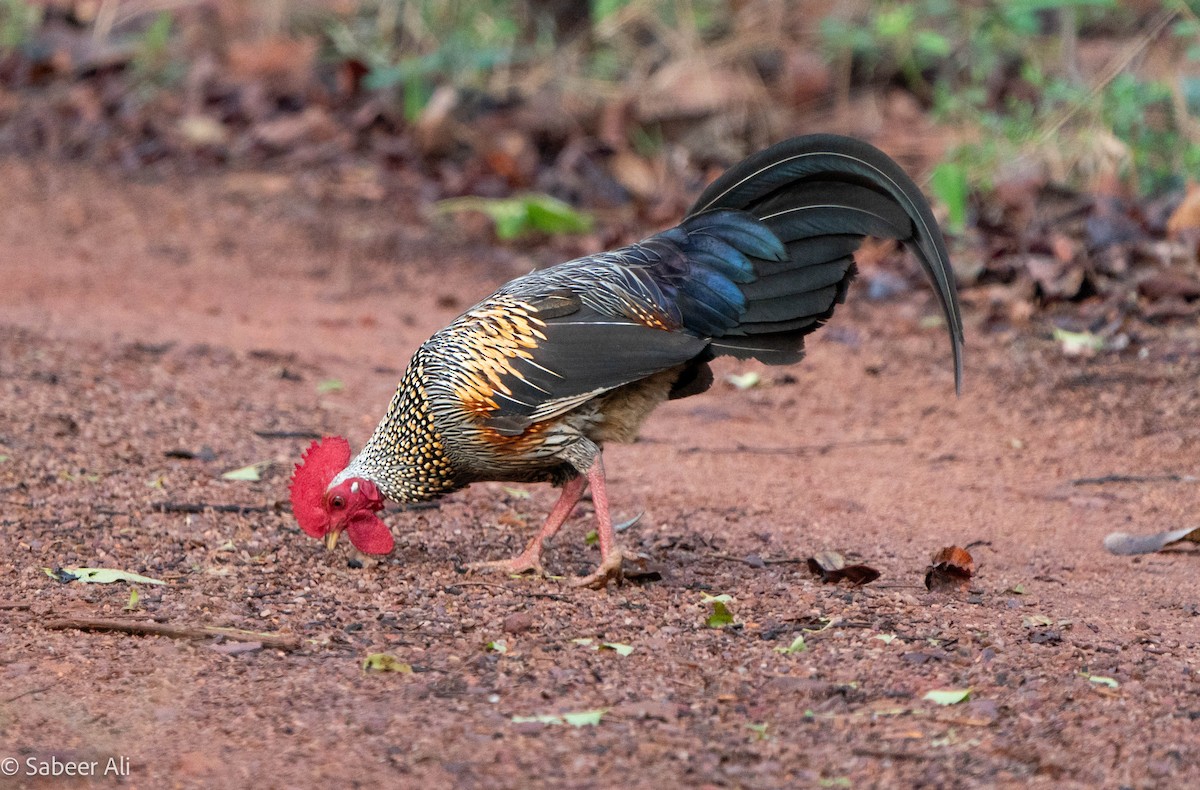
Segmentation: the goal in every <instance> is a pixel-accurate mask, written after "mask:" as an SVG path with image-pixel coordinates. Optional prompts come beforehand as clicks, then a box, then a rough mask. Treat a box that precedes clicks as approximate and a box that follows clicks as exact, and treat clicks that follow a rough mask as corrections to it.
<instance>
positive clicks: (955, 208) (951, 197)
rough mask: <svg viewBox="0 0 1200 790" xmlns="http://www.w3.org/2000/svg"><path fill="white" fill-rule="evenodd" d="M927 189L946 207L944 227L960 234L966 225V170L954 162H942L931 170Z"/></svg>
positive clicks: (968, 191) (967, 188)
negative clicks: (946, 215)
mask: <svg viewBox="0 0 1200 790" xmlns="http://www.w3.org/2000/svg"><path fill="white" fill-rule="evenodd" d="M929 188H930V189H932V190H933V194H935V195H937V197H938V199H939V200H941V201H942V203H944V204H945V205H946V211H947V213H948V217H947V220H948V221H947V223H946V225H947V227H948V228H949V230H950V231H951V232H953V233H961V232H962V230H963V228H965V227H966V225H967V200H968V197H969V194H970V187H969V186H968V184H967V168H966V167H965V166H963V165H961V164H958V163H956V162H942V163H941V164H940V165H938V166H937V167H935V168H934V169H933V174H932V175H931V176H930V177H929Z"/></svg>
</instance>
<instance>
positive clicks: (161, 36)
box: [130, 11, 184, 88]
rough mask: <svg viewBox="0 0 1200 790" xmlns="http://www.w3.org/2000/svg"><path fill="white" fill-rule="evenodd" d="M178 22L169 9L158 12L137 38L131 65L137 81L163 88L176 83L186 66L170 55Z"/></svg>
mask: <svg viewBox="0 0 1200 790" xmlns="http://www.w3.org/2000/svg"><path fill="white" fill-rule="evenodd" d="M174 28H175V22H174V20H173V19H172V17H171V14H170V13H169V12H167V11H161V12H159V13H158V14H157V15H156V16H155V17H154V20H153V21H152V22H150V24H149V25H148V26H147V27H146V29H145V30H144V31H142V33H141V34H140V35H139V36H138V37H137V39H136V42H135V48H134V53H133V60H132V62H131V63H130V68H131V69H132V70H133V75H134V79H135V81H136V82H137V83H139V84H141V85H143V86H146V87H151V88H161V87H165V86H168V85H171V84H173V83H175V82H177V81H178V80H179V79H180V78H181V77H182V76H183V73H184V66H183V64H182V63H180V62H179V61H177V60H175V59H174V58H172V55H171V37H172V33H173V32H174Z"/></svg>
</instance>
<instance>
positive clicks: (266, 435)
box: [254, 206, 1090, 439]
mask: <svg viewBox="0 0 1200 790" xmlns="http://www.w3.org/2000/svg"><path fill="white" fill-rule="evenodd" d="M1089 207H1090V206H1089ZM254 435H255V436H257V437H259V438H260V439H320V438H321V434H319V433H317V432H316V431H255V432H254Z"/></svg>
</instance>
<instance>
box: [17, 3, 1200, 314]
mask: <svg viewBox="0 0 1200 790" xmlns="http://www.w3.org/2000/svg"><path fill="white" fill-rule="evenodd" d="M1195 6H1196V2H1194V1H1193V2H1185V0H1125V1H1124V2H1119V1H1118V0H965V1H961V2H959V1H955V0H914V1H913V2H897V1H896V0H843V1H842V2H833V1H832V0H810V1H805V0H796V1H793V2H789V1H787V0H653V1H652V0H588V1H587V2H585V1H583V0H257V1H255V2H250V1H249V0H223V1H222V2H215V1H214V0H208V1H205V0H42V1H39V0H0V153H7V154H15V155H23V156H27V155H38V156H49V157H53V158H64V159H73V160H85V161H90V162H96V163H101V164H105V165H115V166H117V167H119V168H122V169H125V170H128V171H134V172H142V171H147V170H149V171H156V170H162V169H167V170H169V171H171V172H176V171H179V170H182V171H192V170H208V169H212V168H230V167H232V168H240V169H262V168H269V169H275V170H280V171H284V172H288V171H293V172H294V171H304V172H322V173H325V174H326V175H327V178H328V180H329V181H330V183H332V184H335V185H338V189H340V190H341V191H340V192H339V194H340V195H341V196H342V197H345V198H347V199H351V200H376V201H377V200H382V199H384V198H385V197H395V196H401V195H403V196H407V197H409V198H412V197H413V196H414V195H415V196H416V197H417V198H418V199H419V200H421V201H423V202H425V203H433V202H434V201H437V200H442V199H446V198H461V197H464V196H472V197H474V198H479V199H482V200H485V201H486V200H492V199H495V200H505V201H508V202H507V203H504V204H496V207H495V212H494V213H495V217H494V218H497V223H498V224H497V227H498V228H500V229H501V235H504V236H505V237H515V236H518V235H520V234H521V233H522V232H523V231H524V230H525V229H526V225H525V224H522V223H523V222H524V223H531V228H532V229H533V230H538V229H539V225H538V223H539V222H542V221H543V220H540V219H538V217H543V216H546V215H547V213H549V214H550V215H552V216H553V217H555V219H554V220H553V222H552V224H551V225H547V226H546V228H545V230H548V231H553V232H560V231H562V232H568V231H569V232H584V231H585V230H586V229H588V228H590V227H591V226H590V225H589V224H588V223H587V222H586V221H578V222H576V221H574V220H573V219H572V218H571V217H570V215H569V212H570V210H571V209H570V208H569V207H570V206H575V207H576V208H582V209H585V210H588V211H590V212H592V213H596V212H599V213H600V214H604V213H605V212H616V216H618V217H619V218H624V219H625V220H626V224H625V225H624V226H622V225H621V224H620V222H616V224H615V225H613V224H612V223H608V224H605V227H615V228H616V230H611V231H610V235H611V236H612V237H613V238H611V239H609V238H604V239H601V241H613V240H618V239H619V238H621V237H622V235H623V234H628V233H634V232H635V230H637V231H640V230H644V228H645V226H646V225H650V226H656V225H664V224H667V223H670V222H673V221H675V220H676V219H677V218H678V216H679V213H680V212H681V211H682V210H683V209H684V208H685V207H686V206H687V204H688V199H689V197H690V196H692V195H694V194H695V193H696V191H697V189H698V188H699V187H700V186H701V185H702V184H703V183H704V182H705V181H706V180H708V179H710V178H712V177H713V176H714V175H715V174H716V173H717V172H719V170H720V169H721V168H723V167H725V166H727V165H729V164H731V163H732V162H733V161H735V160H736V159H738V158H740V157H741V156H744V155H745V154H747V153H750V152H751V151H752V150H754V149H757V148H760V147H763V146H765V145H767V144H768V143H770V142H774V141H776V140H779V139H782V138H784V137H787V136H790V135H793V134H798V133H804V132H810V131H818V130H821V131H838V132H843V133H848V134H854V135H857V136H861V137H865V138H867V139H870V140H872V141H873V142H875V143H876V144H878V145H880V146H881V147H883V148H884V149H885V150H887V151H888V152H889V153H891V154H892V155H893V156H895V157H897V158H898V159H900V161H901V162H902V163H903V164H905V165H906V166H907V167H909V168H910V169H911V170H914V171H916V172H917V173H918V174H919V175H921V177H922V178H924V179H925V181H924V183H925V184H926V188H927V190H928V191H929V192H930V193H931V194H932V195H933V196H934V197H935V198H936V200H937V203H938V205H939V210H940V212H941V215H942V218H943V220H944V223H945V225H946V227H947V228H948V229H949V230H950V231H951V232H952V234H954V235H955V236H956V237H958V239H959V243H960V244H961V245H962V246H963V249H964V250H965V252H962V253H960V254H958V255H956V259H957V260H958V261H959V264H958V265H959V266H960V269H961V271H960V274H961V276H962V279H963V280H964V282H965V283H967V284H981V285H989V284H991V285H995V284H999V285H1003V286H1011V287H1014V288H1016V289H1017V290H1018V291H1019V292H1020V294H1021V295H1020V298H1019V299H1017V301H1025V302H1032V303H1034V304H1045V303H1048V302H1054V301H1068V302H1083V301H1088V300H1094V299H1095V297H1097V296H1100V297H1110V298H1109V299H1108V301H1105V300H1104V299H1101V300H1100V302H1101V303H1102V304H1105V305H1108V307H1109V308H1111V307H1112V303H1118V304H1124V303H1126V302H1130V301H1131V300H1133V301H1136V300H1138V299H1142V300H1143V301H1144V300H1145V299H1146V298H1147V293H1149V292H1155V293H1157V291H1155V290H1154V289H1153V288H1151V289H1150V291H1147V289H1146V288H1144V287H1143V285H1144V283H1143V280H1144V279H1145V278H1146V277H1147V276H1148V275H1145V272H1144V271H1143V270H1142V269H1139V266H1140V264H1141V262H1144V261H1150V263H1151V264H1152V266H1151V268H1155V267H1157V268H1156V269H1155V271H1156V272H1157V271H1158V270H1159V269H1163V268H1164V267H1165V268H1167V269H1170V270H1171V274H1172V276H1175V275H1178V274H1179V273H1180V271H1182V272H1183V273H1184V274H1186V275H1187V276H1189V277H1190V276H1193V275H1196V272H1195V271H1194V270H1195V258H1196V256H1195V243H1194V242H1191V241H1189V240H1188V239H1189V238H1190V237H1189V234H1190V233H1191V232H1192V230H1193V229H1195V228H1196V226H1200V194H1196V195H1195V197H1194V199H1189V193H1188V190H1187V187H1188V185H1189V184H1190V183H1192V182H1193V181H1194V180H1195V179H1196V178H1197V177H1198V176H1200V17H1198V16H1197V9H1196V7H1195ZM526 193H536V194H538V195H550V196H553V197H555V198H558V199H561V200H562V201H565V204H559V203H557V202H552V201H549V200H548V198H542V197H538V198H537V199H536V200H535V201H534V202H532V203H529V204H522V203H513V202H512V201H513V198H514V196H520V195H523V194H526ZM518 199H519V198H518ZM464 205H465V206H467V207H470V208H480V207H484V208H486V206H487V205H489V204H482V203H478V202H476V201H468V202H466V203H461V202H459V203H457V204H451V206H450V209H452V208H453V207H454V206H464ZM448 210H449V209H448ZM514 218H515V219H514ZM531 218H532V219H531ZM546 221H547V222H549V220H546ZM562 229H568V230H567V231H563V230H562ZM1180 238H1182V239H1183V240H1184V241H1183V242H1182V243H1180V244H1179V245H1178V246H1175V247H1171V248H1170V249H1153V250H1150V251H1147V250H1148V248H1147V247H1146V246H1145V245H1146V243H1147V242H1157V241H1160V240H1164V239H1171V240H1174V241H1177V240H1178V239H1180ZM1139 245H1141V246H1139ZM1113 250H1116V251H1115V252H1114V251H1113ZM1031 261H1032V263H1031ZM1039 261H1040V262H1039ZM1189 266H1190V267H1191V268H1188V267H1189ZM1181 267H1182V269H1181ZM1143 269H1144V267H1143ZM1135 271H1142V274H1139V275H1138V276H1136V277H1133V276H1131V274H1130V273H1131V272H1135ZM1158 273H1160V274H1161V272H1158ZM1160 279H1161V278H1160ZM1197 282H1200V280H1197ZM1190 283H1191V281H1190V280H1189V281H1188V282H1186V283H1185V282H1183V281H1181V280H1178V278H1176V281H1173V284H1172V285H1170V286H1169V287H1168V286H1163V285H1162V283H1159V286H1161V287H1160V288H1159V290H1162V289H1163V288H1165V290H1166V292H1167V297H1169V299H1171V300H1174V301H1175V302H1179V301H1182V302H1183V303H1184V305H1185V307H1186V308H1187V309H1191V307H1192V306H1193V305H1194V303H1197V302H1198V300H1200V285H1195V286H1194V287H1193V285H1192V284H1190ZM1131 289H1132V290H1131ZM1167 297H1164V298H1167ZM1122 300H1123V301H1122ZM1158 301H1161V300H1158ZM1171 310H1173V311H1174V312H1173V313H1171V312H1170V311H1167V313H1170V314H1172V315H1174V314H1177V313H1181V312H1182V313H1185V312H1187V311H1186V310H1185V309H1184V308H1180V307H1179V306H1178V305H1174V306H1173V307H1172V308H1171ZM1109 313H1111V309H1109ZM1164 314H1166V313H1164Z"/></svg>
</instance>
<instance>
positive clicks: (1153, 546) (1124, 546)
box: [1104, 527, 1200, 555]
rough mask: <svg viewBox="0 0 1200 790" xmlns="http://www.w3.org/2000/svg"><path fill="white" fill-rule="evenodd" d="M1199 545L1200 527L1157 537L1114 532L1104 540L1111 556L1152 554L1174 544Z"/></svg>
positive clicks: (1173, 531)
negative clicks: (1187, 543)
mask: <svg viewBox="0 0 1200 790" xmlns="http://www.w3.org/2000/svg"><path fill="white" fill-rule="evenodd" d="M1183 542H1189V543H1200V527H1184V528H1183V529H1173V530H1171V531H1170V532H1160V533H1158V534H1157V535H1128V534H1126V533H1124V532H1114V533H1112V534H1111V535H1109V536H1108V537H1107V538H1105V539H1104V548H1106V549H1108V550H1109V551H1110V552H1112V553H1113V554H1122V555H1129V554H1153V553H1154V552H1156V551H1161V550H1162V549H1164V548H1166V547H1167V546H1171V545H1174V544H1176V543H1183Z"/></svg>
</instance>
